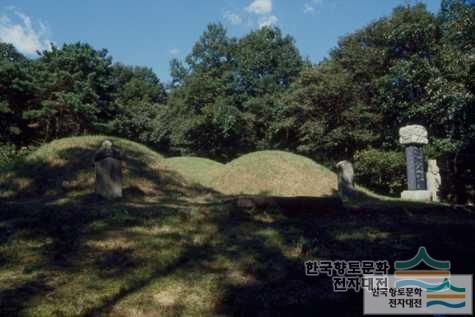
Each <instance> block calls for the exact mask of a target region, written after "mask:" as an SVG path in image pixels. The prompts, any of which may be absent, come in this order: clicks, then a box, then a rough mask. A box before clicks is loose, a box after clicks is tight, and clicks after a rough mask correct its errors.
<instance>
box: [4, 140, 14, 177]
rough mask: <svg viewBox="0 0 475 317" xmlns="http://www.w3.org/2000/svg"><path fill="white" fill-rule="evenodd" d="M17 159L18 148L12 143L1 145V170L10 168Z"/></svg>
mask: <svg viewBox="0 0 475 317" xmlns="http://www.w3.org/2000/svg"><path fill="white" fill-rule="evenodd" d="M15 158H16V147H15V145H13V144H10V143H0V170H1V169H4V168H6V167H8V166H10V165H11V164H12V163H13V162H14V160H15Z"/></svg>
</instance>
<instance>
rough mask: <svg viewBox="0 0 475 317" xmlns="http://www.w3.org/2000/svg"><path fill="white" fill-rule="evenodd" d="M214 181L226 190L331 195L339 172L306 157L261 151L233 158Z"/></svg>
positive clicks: (270, 193)
mask: <svg viewBox="0 0 475 317" xmlns="http://www.w3.org/2000/svg"><path fill="white" fill-rule="evenodd" d="M215 173H216V175H215V176H214V177H213V179H212V181H211V183H210V185H211V187H212V188H213V189H215V190H217V191H219V192H222V193H224V194H248V195H272V196H317V197H322V196H330V195H334V193H335V191H336V186H337V183H336V175H335V174H334V173H333V172H331V171H330V170H328V169H327V168H325V167H323V166H321V165H319V164H317V163H315V162H314V161H312V160H311V159H308V158H306V157H303V156H300V155H296V154H292V153H288V152H282V151H260V152H254V153H250V154H247V155H244V156H242V157H240V158H238V159H236V160H233V161H231V162H230V163H228V164H226V165H225V166H224V167H222V168H221V169H219V170H218V171H217V172H215Z"/></svg>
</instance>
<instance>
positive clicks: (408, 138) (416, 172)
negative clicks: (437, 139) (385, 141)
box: [399, 125, 431, 201]
mask: <svg viewBox="0 0 475 317" xmlns="http://www.w3.org/2000/svg"><path fill="white" fill-rule="evenodd" d="M399 142H400V143H401V144H403V145H405V146H406V161H407V167H406V173H407V188H408V190H407V191H404V192H402V193H401V198H402V199H407V200H415V201H430V200H431V193H430V191H428V190H427V180H426V173H425V170H424V163H425V162H424V152H423V149H422V146H423V145H424V144H427V143H428V138H427V130H426V129H425V128H424V127H423V126H420V125H410V126H406V127H403V128H401V129H399Z"/></svg>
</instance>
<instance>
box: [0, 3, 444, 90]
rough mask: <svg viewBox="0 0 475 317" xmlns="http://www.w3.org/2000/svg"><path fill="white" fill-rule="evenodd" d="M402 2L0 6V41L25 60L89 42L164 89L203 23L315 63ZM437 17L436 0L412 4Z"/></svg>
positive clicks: (9, 4) (201, 30)
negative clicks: (281, 44) (282, 39)
mask: <svg viewBox="0 0 475 317" xmlns="http://www.w3.org/2000/svg"><path fill="white" fill-rule="evenodd" d="M415 2H416V1H408V0H358V1H355V0H155V1H153V0H142V1H132V0H81V1H57V0H42V1H38V0H0V40H1V41H4V42H10V43H12V44H14V45H15V46H16V47H17V48H18V49H19V50H20V51H21V52H22V53H24V54H25V55H28V56H31V57H33V56H34V53H33V52H35V50H37V49H47V48H48V45H49V44H48V43H49V42H54V43H55V44H56V45H62V44H63V43H65V42H66V43H71V42H77V41H81V42H88V43H90V44H91V45H92V46H94V47H95V48H97V49H100V48H107V49H108V50H109V53H110V54H111V55H112V56H113V58H114V61H115V62H122V63H125V64H131V65H141V66H147V67H151V68H152V69H153V70H154V71H155V72H156V73H157V75H158V76H159V77H160V79H161V80H162V81H164V82H167V81H168V80H169V79H170V76H169V66H168V65H169V61H170V60H171V59H172V58H174V57H178V58H184V57H185V56H186V55H187V54H188V53H189V52H190V50H191V47H192V46H193V44H194V43H195V42H196V40H197V39H198V38H199V36H200V35H201V33H202V32H203V31H204V30H205V28H206V25H207V24H208V23H209V22H222V23H223V24H224V25H225V26H226V27H227V29H228V32H229V34H230V35H232V36H238V37H239V36H242V35H243V34H246V33H248V32H249V31H251V30H253V29H254V30H255V29H258V28H259V27H260V26H262V25H269V24H273V25H277V26H279V27H280V28H281V29H282V31H283V32H284V33H290V34H291V35H292V36H293V37H294V38H295V40H296V44H297V46H298V48H299V49H300V52H301V53H302V55H303V56H304V57H309V58H310V60H311V61H313V62H318V61H320V60H322V59H323V58H324V57H325V56H327V55H328V52H329V50H330V49H331V48H333V47H335V46H336V44H337V41H338V38H339V37H341V36H343V35H345V34H347V33H349V32H352V31H354V30H356V29H358V28H361V27H363V26H365V25H366V24H368V23H369V22H371V21H374V20H376V19H378V18H379V17H382V16H385V15H389V14H390V13H391V11H392V9H393V8H394V7H396V6H397V5H400V4H407V3H415ZM419 2H423V3H426V4H427V7H428V8H429V10H431V11H433V12H437V11H438V9H439V6H440V0H423V1H419Z"/></svg>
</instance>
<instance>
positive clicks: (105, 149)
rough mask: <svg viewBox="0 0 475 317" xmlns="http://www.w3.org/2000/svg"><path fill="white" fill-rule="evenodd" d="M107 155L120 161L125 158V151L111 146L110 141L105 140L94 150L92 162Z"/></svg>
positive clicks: (100, 159)
mask: <svg viewBox="0 0 475 317" xmlns="http://www.w3.org/2000/svg"><path fill="white" fill-rule="evenodd" d="M108 157H111V158H114V159H116V160H119V161H122V160H123V159H124V158H125V153H124V151H122V150H119V149H117V148H115V147H113V146H112V142H111V141H109V140H105V141H104V142H102V145H101V147H100V148H99V149H98V150H97V151H96V154H95V155H94V162H98V161H102V160H103V159H106V158H108Z"/></svg>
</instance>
